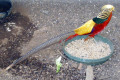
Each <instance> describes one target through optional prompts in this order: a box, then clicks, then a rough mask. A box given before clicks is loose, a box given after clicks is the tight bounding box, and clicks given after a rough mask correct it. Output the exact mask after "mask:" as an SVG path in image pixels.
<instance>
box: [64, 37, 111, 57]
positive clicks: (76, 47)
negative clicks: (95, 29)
mask: <svg viewBox="0 0 120 80" xmlns="http://www.w3.org/2000/svg"><path fill="white" fill-rule="evenodd" d="M65 50H66V51H67V52H68V53H69V54H71V55H72V56H75V57H79V58H83V59H99V58H102V57H105V56H108V55H109V54H110V52H111V50H110V47H109V45H108V44H107V43H104V42H102V41H98V42H97V41H95V39H89V40H87V41H84V39H81V40H75V41H72V42H71V43H68V44H67V45H66V47H65Z"/></svg>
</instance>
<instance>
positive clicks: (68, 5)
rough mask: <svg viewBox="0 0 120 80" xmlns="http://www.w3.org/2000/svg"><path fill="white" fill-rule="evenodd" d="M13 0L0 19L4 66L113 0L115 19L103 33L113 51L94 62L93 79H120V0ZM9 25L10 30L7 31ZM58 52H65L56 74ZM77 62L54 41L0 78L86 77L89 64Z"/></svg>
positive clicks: (1, 62) (54, 79)
mask: <svg viewBox="0 0 120 80" xmlns="http://www.w3.org/2000/svg"><path fill="white" fill-rule="evenodd" d="M12 1H13V10H12V14H11V15H10V16H8V17H7V18H6V19H5V20H3V22H1V23H0V26H1V27H0V32H1V34H0V43H1V44H0V53H1V54H0V68H1V70H2V69H4V68H6V67H7V66H8V65H9V64H10V63H12V62H13V61H14V60H15V59H17V58H19V57H20V56H22V55H23V54H25V53H26V52H28V51H29V50H31V49H32V48H34V47H35V46H38V45H39V44H41V43H43V42H45V41H47V40H49V39H50V38H52V37H54V36H56V35H59V34H61V33H65V32H68V31H71V30H73V29H75V28H77V27H79V26H81V25H82V24H83V23H84V22H86V21H88V20H90V19H92V18H93V17H96V15H97V14H98V13H99V12H100V8H101V7H102V6H103V5H105V4H112V5H114V6H115V7H116V9H115V12H114V14H113V17H112V20H111V22H110V23H109V25H108V26H107V28H106V29H105V30H104V31H102V32H101V33H100V34H101V35H102V36H104V37H107V38H108V39H110V40H111V41H112V42H113V44H114V46H115V50H114V55H113V56H112V57H111V58H110V60H109V61H107V62H105V63H104V64H102V65H98V66H94V75H95V79H94V80H120V79H119V77H120V70H119V66H120V62H119V61H120V53H119V52H120V36H119V34H120V23H119V21H120V20H119V17H120V9H119V6H120V0H59V1H58V0H12ZM9 23H14V24H12V25H10V24H9ZM8 27H9V28H10V30H11V31H7V29H8ZM59 56H62V64H63V66H62V68H61V70H60V72H59V73H58V74H56V65H55V60H56V59H57V58H58V57H59ZM78 64H79V63H76V62H73V61H72V60H69V59H68V58H67V57H65V56H63V54H62V51H61V45H60V44H55V45H52V46H50V47H48V48H46V49H43V50H41V51H39V52H37V53H36V54H35V55H33V56H31V57H30V58H28V59H27V60H25V61H23V62H22V63H20V64H18V65H16V66H15V67H13V68H12V69H10V70H9V71H8V72H7V73H6V74H2V75H1V76H0V79H1V80H85V76H86V74H85V69H86V65H83V67H82V69H81V70H79V69H78V68H77V67H78ZM7 74H9V75H7ZM6 75H7V76H9V77H6Z"/></svg>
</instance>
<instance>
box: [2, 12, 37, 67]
mask: <svg viewBox="0 0 120 80" xmlns="http://www.w3.org/2000/svg"><path fill="white" fill-rule="evenodd" d="M35 30H36V27H35V25H34V24H32V23H31V22H30V20H29V18H28V17H26V16H23V15H21V14H20V13H12V14H10V15H9V16H8V17H7V18H6V19H3V20H1V21H0V68H5V67H7V66H8V65H9V64H10V63H12V62H13V61H14V60H15V59H18V58H19V57H20V54H21V51H20V49H21V47H20V46H21V45H22V44H23V43H25V42H28V41H30V39H31V38H32V35H33V33H34V31H35Z"/></svg>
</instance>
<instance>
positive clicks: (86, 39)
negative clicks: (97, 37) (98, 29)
mask: <svg viewBox="0 0 120 80" xmlns="http://www.w3.org/2000/svg"><path fill="white" fill-rule="evenodd" d="M91 38H93V37H90V36H88V37H87V38H85V41H87V40H88V39H91Z"/></svg>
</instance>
